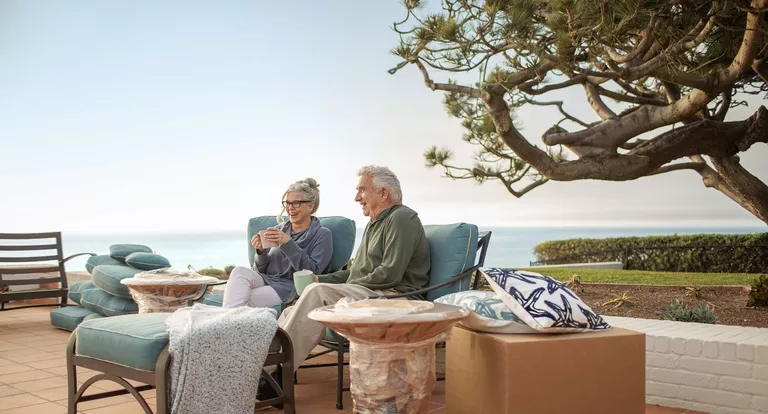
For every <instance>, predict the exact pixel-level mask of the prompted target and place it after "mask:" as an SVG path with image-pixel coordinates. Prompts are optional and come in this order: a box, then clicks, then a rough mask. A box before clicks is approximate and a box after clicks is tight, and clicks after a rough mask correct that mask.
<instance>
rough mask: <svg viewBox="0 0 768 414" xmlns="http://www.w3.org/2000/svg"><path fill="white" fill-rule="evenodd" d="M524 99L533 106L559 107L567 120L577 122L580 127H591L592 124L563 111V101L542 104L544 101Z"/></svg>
mask: <svg viewBox="0 0 768 414" xmlns="http://www.w3.org/2000/svg"><path fill="white" fill-rule="evenodd" d="M524 99H525V101H526V102H527V103H529V104H533V105H540V106H550V105H553V106H557V110H558V111H560V113H561V114H563V116H564V117H565V119H568V120H569V121H572V122H575V123H577V124H579V125H581V126H583V127H585V128H586V127H588V126H589V125H590V124H588V123H586V122H584V121H582V120H581V119H579V118H576V117H575V116H573V115H571V114H569V113H568V112H565V109H563V101H545V102H542V101H534V100H533V99H529V98H527V97H526V98H524Z"/></svg>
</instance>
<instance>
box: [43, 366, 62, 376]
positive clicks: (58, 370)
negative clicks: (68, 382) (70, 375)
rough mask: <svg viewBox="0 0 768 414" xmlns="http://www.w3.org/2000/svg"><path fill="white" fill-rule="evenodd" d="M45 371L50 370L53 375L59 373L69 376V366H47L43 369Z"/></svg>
mask: <svg viewBox="0 0 768 414" xmlns="http://www.w3.org/2000/svg"><path fill="white" fill-rule="evenodd" d="M43 371H45V372H50V373H51V374H53V375H59V376H64V377H66V376H67V367H66V366H63V367H53V368H45V369H43Z"/></svg>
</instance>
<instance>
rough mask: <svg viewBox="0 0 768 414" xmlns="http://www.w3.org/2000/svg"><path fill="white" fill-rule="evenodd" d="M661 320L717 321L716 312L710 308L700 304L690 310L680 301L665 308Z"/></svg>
mask: <svg viewBox="0 0 768 414" xmlns="http://www.w3.org/2000/svg"><path fill="white" fill-rule="evenodd" d="M661 318H662V319H664V320H667V321H679V322H698V323H715V322H716V321H717V318H716V317H715V312H714V311H713V310H712V309H711V308H710V307H709V306H707V305H705V304H703V303H700V304H698V305H696V307H695V308H693V309H688V308H686V307H685V305H683V304H682V303H680V301H675V302H674V303H670V304H669V305H666V306H664V310H663V311H662V313H661Z"/></svg>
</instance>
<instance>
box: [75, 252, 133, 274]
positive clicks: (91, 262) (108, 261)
mask: <svg viewBox="0 0 768 414" xmlns="http://www.w3.org/2000/svg"><path fill="white" fill-rule="evenodd" d="M99 265H112V266H125V265H124V264H123V262H121V261H119V260H116V259H113V258H112V257H111V256H109V255H107V254H102V255H99V256H91V257H89V258H88V261H87V262H85V270H87V271H88V273H91V274H93V268H94V267H96V266H99Z"/></svg>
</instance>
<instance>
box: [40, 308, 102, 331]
mask: <svg viewBox="0 0 768 414" xmlns="http://www.w3.org/2000/svg"><path fill="white" fill-rule="evenodd" d="M93 314H94V313H93V312H91V311H89V310H88V309H86V308H84V307H82V306H66V307H63V308H56V309H54V310H52V311H51V314H50V317H51V325H53V326H54V327H56V328H59V329H64V330H65V331H74V330H75V328H77V325H80V323H81V322H82V321H83V320H84V319H85V318H86V317H87V316H89V315H93Z"/></svg>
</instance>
